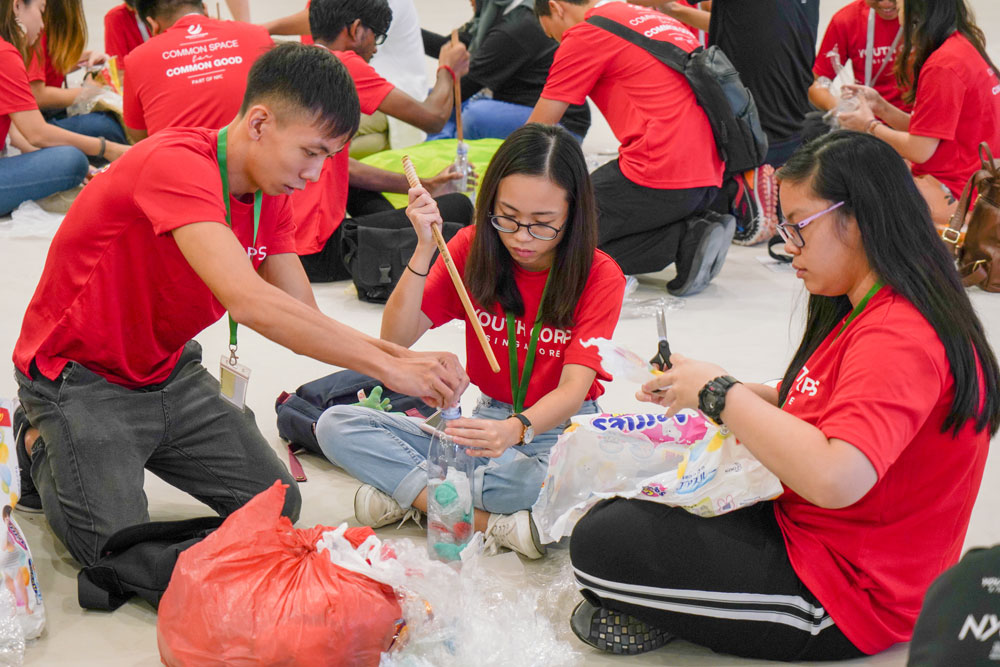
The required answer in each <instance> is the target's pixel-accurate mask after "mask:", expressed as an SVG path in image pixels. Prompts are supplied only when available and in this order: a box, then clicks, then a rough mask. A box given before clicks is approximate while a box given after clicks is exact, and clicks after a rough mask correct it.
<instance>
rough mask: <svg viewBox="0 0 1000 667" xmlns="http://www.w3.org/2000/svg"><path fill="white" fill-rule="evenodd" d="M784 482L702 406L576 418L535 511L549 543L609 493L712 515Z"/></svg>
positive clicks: (771, 493)
mask: <svg viewBox="0 0 1000 667" xmlns="http://www.w3.org/2000/svg"><path fill="white" fill-rule="evenodd" d="M781 492H782V486H781V482H780V481H779V480H778V478H777V477H776V476H775V475H774V474H773V473H772V472H771V471H769V470H768V469H767V468H765V467H764V466H763V465H762V464H761V463H760V462H759V461H758V460H757V459H756V458H755V457H754V456H753V454H751V453H750V452H749V451H748V450H747V449H746V448H745V447H744V446H743V445H741V444H740V443H739V441H738V440H737V439H736V437H735V436H733V435H732V434H731V433H730V432H729V430H728V429H726V428H725V427H719V426H716V425H715V424H714V423H713V422H711V421H710V420H709V419H708V418H707V417H705V416H704V415H703V414H702V413H701V412H699V411H697V410H682V411H681V412H679V413H677V414H676V415H674V416H673V417H666V416H664V415H662V414H601V415H582V416H579V417H575V418H574V420H573V423H572V425H571V426H570V427H569V428H568V429H566V432H565V433H564V434H563V435H562V436H560V437H559V440H558V441H557V442H556V444H555V445H554V446H553V448H552V453H551V455H550V457H549V469H548V473H547V474H546V477H545V482H544V483H543V486H542V490H541V494H540V495H539V497H538V500H537V502H536V503H535V505H534V507H532V509H531V511H532V516H533V517H534V519H535V524H536V525H537V527H538V530H539V533H540V535H541V537H542V540H543V541H544V542H555V541H557V540H559V539H560V538H562V537H564V536H566V535H569V534H570V533H571V532H572V531H573V526H574V525H576V522H577V521H579V519H580V518H581V517H582V516H583V515H584V514H586V513H587V511H588V510H589V509H590V508H591V507H593V506H594V505H595V504H597V502H598V501H600V500H602V499H604V498H612V497H622V498H640V499H643V500H650V501H653V502H659V503H664V504H666V505H674V506H678V507H683V508H684V509H686V510H687V511H689V512H691V513H693V514H698V515H700V516H705V517H711V516H718V515H720V514H725V513H726V512H731V511H733V510H735V509H739V508H741V507H747V506H749V505H753V504H754V503H757V502H759V501H761V500H768V499H771V498H776V497H777V496H779V495H780V494H781Z"/></svg>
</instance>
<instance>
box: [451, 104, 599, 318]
mask: <svg viewBox="0 0 1000 667" xmlns="http://www.w3.org/2000/svg"><path fill="white" fill-rule="evenodd" d="M514 174H527V175H531V176H544V177H545V178H547V179H549V180H550V181H552V182H553V183H555V184H556V185H558V186H559V187H560V188H562V189H563V190H564V191H565V192H566V202H567V203H568V204H569V210H568V212H567V216H566V222H565V224H564V226H563V228H562V229H563V231H562V238H561V239H560V240H559V244H558V245H557V246H556V256H555V259H554V260H553V263H552V269H551V271H552V284H553V285H556V286H558V288H559V289H554V290H551V291H549V292H548V293H546V295H545V301H544V303H541V304H539V306H538V307H539V313H541V314H540V317H541V319H542V321H544V322H545V323H547V324H550V325H552V326H555V327H559V328H569V327H571V326H573V311H574V310H576V306H577V302H578V301H579V300H580V295H581V294H583V289H584V287H585V286H586V284H587V278H588V277H589V276H590V267H591V265H592V264H593V261H594V250H595V248H597V205H596V203H595V200H594V188H593V186H592V185H591V183H590V174H588V173H587V162H586V160H585V159H584V157H583V151H582V150H581V149H580V144H579V142H577V140H576V139H575V138H573V135H572V134H570V133H569V132H568V131H566V130H565V129H563V128H562V127H560V126H558V125H543V124H541V123H531V124H529V125H525V126H523V127H521V128H519V129H517V130H516V131H514V132H513V133H511V135H510V136H509V137H507V140H506V141H504V142H503V144H502V145H501V146H500V148H499V149H497V152H496V153H495V154H494V155H493V159H492V161H490V165H489V167H487V168H486V173H485V174H484V176H483V181H482V183H481V184H480V188H479V199H478V201H477V202H476V214H475V224H476V236H475V238H474V239H473V241H472V247H471V248H470V250H469V259H468V263H467V264H466V271H465V278H466V284H467V285H468V287H469V293H470V294H471V295H472V297H473V298H474V299H475V300H476V301H478V302H479V303H480V304H481V305H482V306H483V307H485V308H492V307H493V306H494V304H497V303H499V304H500V307H501V308H502V309H503V310H504V312H507V313H511V314H513V315H516V316H518V317H520V316H522V315H524V300H523V299H522V298H521V293H520V292H519V291H518V289H517V285H516V284H515V282H514V259H513V258H512V257H511V256H510V252H509V251H508V250H507V248H506V247H505V246H504V244H503V242H502V241H501V240H500V237H499V232H497V231H496V230H495V229H494V228H493V225H492V224H491V223H490V220H489V216H490V215H492V213H493V205H494V203H495V202H496V197H497V190H498V189H499V187H500V181H502V180H503V179H504V178H506V177H507V176H511V175H514Z"/></svg>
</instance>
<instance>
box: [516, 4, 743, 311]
mask: <svg viewBox="0 0 1000 667" xmlns="http://www.w3.org/2000/svg"><path fill="white" fill-rule="evenodd" d="M535 13H536V14H537V15H538V17H539V20H540V21H541V23H542V27H543V28H544V29H545V32H546V33H547V34H548V35H549V36H550V37H552V38H554V39H555V40H556V41H558V42H559V43H560V44H559V49H558V50H557V51H556V55H555V59H554V61H553V63H552V68H551V69H550V70H549V77H548V80H547V81H546V83H545V89H544V90H543V91H542V95H541V97H540V99H539V100H538V103H537V104H536V105H535V109H534V111H533V112H532V114H531V117H530V118H529V119H528V122H529V123H531V122H540V123H549V124H553V123H557V122H559V119H560V118H562V116H563V114H564V113H565V111H566V108H567V107H568V106H569V105H570V104H581V103H582V102H583V101H584V99H585V98H586V97H587V96H589V97H590V98H591V99H592V100H593V101H594V103H595V104H596V105H597V107H598V108H599V109H600V110H601V112H602V113H603V114H604V117H605V118H607V120H608V124H609V125H611V129H612V131H613V132H614V133H615V136H616V137H618V139H619V140H620V141H621V147H620V148H619V157H618V159H617V160H614V161H612V162H609V163H608V164H606V165H604V166H603V167H601V168H599V169H598V170H597V171H595V172H594V173H593V174H592V179H593V183H594V194H595V195H596V196H597V202H598V205H599V208H600V226H599V237H598V238H599V247H600V248H601V250H603V251H605V252H606V253H608V254H609V255H611V256H612V257H613V258H614V259H615V261H617V262H618V264H619V265H620V266H621V268H622V271H624V272H625V273H627V274H632V273H649V272H652V271H659V270H660V269H662V268H664V267H665V266H668V265H669V264H671V263H675V264H676V268H677V277H676V278H674V279H673V280H672V281H670V282H669V283H667V289H668V291H670V293H671V294H674V295H677V296H685V295H691V294H695V293H697V292H699V291H701V290H702V289H704V288H705V286H707V285H708V283H709V281H710V280H711V279H712V278H713V277H714V276H715V275H716V274H717V273H718V272H719V270H720V269H721V268H722V263H723V262H724V261H725V256H726V251H727V250H728V247H729V243H730V241H731V240H732V237H733V231H734V229H735V222H734V221H733V220H732V219H731V218H720V217H718V216H715V215H714V214H711V216H698V217H696V218H692V217H691V216H692V215H693V214H695V213H700V212H704V211H705V210H706V209H707V208H708V207H709V205H710V204H712V202H713V201H714V200H715V198H716V195H717V193H718V191H719V186H720V185H721V184H722V172H723V164H722V161H721V160H720V159H719V154H718V151H717V150H716V146H715V139H714V137H713V135H712V128H711V126H710V125H709V122H708V117H707V116H706V115H705V112H704V110H703V109H702V108H701V107H700V106H699V105H698V102H697V100H696V99H695V96H694V92H693V91H692V90H691V86H690V84H688V82H687V80H686V79H685V78H684V76H683V75H682V74H679V73H678V72H675V71H674V70H672V69H670V68H668V67H667V66H666V65H664V64H663V63H661V62H660V61H658V60H657V59H656V58H655V57H654V56H653V55H652V54H650V53H649V52H648V51H646V50H645V49H643V48H642V47H640V46H637V45H635V44H632V43H631V42H628V41H626V40H624V39H623V38H621V37H618V36H617V35H614V34H612V33H611V32H608V31H607V30H604V29H603V28H600V27H598V26H597V25H594V24H592V23H589V22H587V19H589V18H590V17H592V16H593V17H604V18H606V19H610V20H612V21H615V22H616V23H620V24H622V25H625V26H626V27H629V28H632V29H635V30H637V31H641V34H645V35H646V36H647V37H651V38H653V39H655V40H657V41H665V42H669V43H671V44H674V45H676V46H678V47H680V48H682V49H684V50H685V51H688V52H690V51H693V50H694V49H695V48H697V47H698V46H699V45H698V41H697V39H696V38H695V37H694V35H692V34H691V32H690V31H689V30H688V29H687V28H686V27H684V26H683V25H682V24H681V23H680V22H679V21H677V20H676V19H673V18H670V17H668V16H666V15H664V14H661V13H660V12H657V11H654V10H651V9H646V8H643V7H638V6H636V5H631V4H625V3H620V2H607V0H605V1H603V2H598V0H535ZM637 26H638V27H637ZM723 221H724V222H723Z"/></svg>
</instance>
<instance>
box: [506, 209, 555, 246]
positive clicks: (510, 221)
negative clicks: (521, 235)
mask: <svg viewBox="0 0 1000 667" xmlns="http://www.w3.org/2000/svg"><path fill="white" fill-rule="evenodd" d="M490 224H491V225H493V228H494V229H496V230H497V231H498V232H503V233H504V234H513V233H514V232H516V231H517V230H518V229H520V228H521V227H524V228H525V229H527V230H528V233H529V234H531V235H532V236H533V237H535V238H536V239H538V240H539V241H551V240H552V239H554V238H555V237H557V236H559V232H561V231H562V227H559V228H556V227H553V226H552V225H546V224H543V223H540V222H535V223H532V224H530V225H526V224H524V223H523V222H518V221H517V220H515V219H514V218H512V217H510V216H507V215H493V214H491V215H490ZM563 226H565V225H563Z"/></svg>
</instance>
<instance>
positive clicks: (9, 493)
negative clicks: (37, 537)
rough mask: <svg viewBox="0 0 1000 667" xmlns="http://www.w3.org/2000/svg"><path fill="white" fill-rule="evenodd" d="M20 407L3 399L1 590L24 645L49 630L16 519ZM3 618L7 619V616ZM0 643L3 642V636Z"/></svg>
mask: <svg viewBox="0 0 1000 667" xmlns="http://www.w3.org/2000/svg"><path fill="white" fill-rule="evenodd" d="M16 408H17V402H16V401H13V400H9V399H5V398H0V507H2V515H3V537H2V538H0V577H2V584H0V588H2V589H3V590H4V591H5V592H7V593H9V594H10V595H11V597H12V599H13V601H14V606H13V610H14V618H15V619H16V620H17V622H18V623H19V624H20V626H21V629H22V634H21V641H22V642H23V641H24V639H35V638H36V637H38V636H39V635H41V634H42V630H44V629H45V605H44V604H43V603H42V593H41V590H40V589H39V587H38V574H37V573H36V572H35V562H34V560H33V559H32V557H31V549H29V548H28V542H27V540H25V538H24V532H23V531H22V530H21V527H20V526H18V525H17V521H15V520H14V517H13V516H12V514H13V509H14V507H15V506H16V505H17V501H18V499H20V497H21V471H20V469H19V468H18V465H17V453H16V449H15V443H14V427H13V419H12V417H13V414H14V410H15V409H16ZM0 615H2V616H3V617H4V618H6V616H5V615H4V614H0ZM0 641H3V635H2V633H0ZM0 653H2V650H0ZM0 664H3V663H2V662H0Z"/></svg>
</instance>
